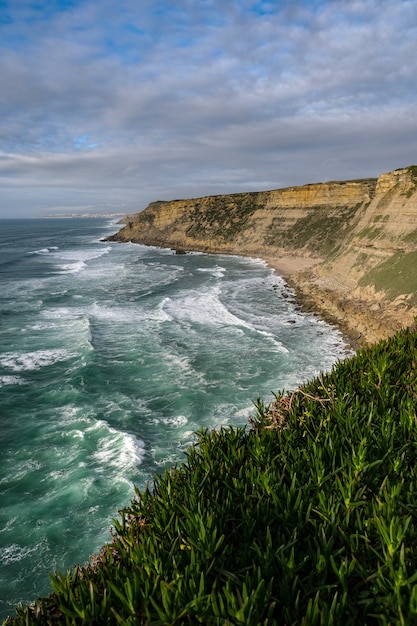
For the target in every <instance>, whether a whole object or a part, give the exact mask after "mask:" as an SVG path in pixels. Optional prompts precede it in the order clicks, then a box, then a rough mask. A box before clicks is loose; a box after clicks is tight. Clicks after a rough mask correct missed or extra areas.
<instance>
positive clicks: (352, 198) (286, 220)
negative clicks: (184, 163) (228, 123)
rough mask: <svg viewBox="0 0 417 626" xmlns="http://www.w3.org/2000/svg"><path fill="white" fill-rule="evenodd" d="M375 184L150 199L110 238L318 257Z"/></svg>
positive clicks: (358, 210) (370, 194)
mask: <svg viewBox="0 0 417 626" xmlns="http://www.w3.org/2000/svg"><path fill="white" fill-rule="evenodd" d="M376 184H377V181H376V180H374V179H370V180H361V181H349V182H344V183H339V182H336V183H322V184H317V185H305V186H303V187H290V188H287V189H278V190H274V191H263V192H255V193H239V194H231V195H224V196H207V197H204V198H195V199H192V200H173V201H171V202H153V203H151V204H150V205H149V206H148V207H147V208H146V209H145V210H144V211H142V212H141V213H138V214H137V215H135V216H134V217H133V218H132V219H130V220H129V222H128V223H127V224H126V226H125V227H124V228H123V229H122V230H121V231H120V232H119V233H117V235H115V236H114V238H113V239H114V240H117V241H133V242H136V243H144V244H148V245H157V246H165V247H171V248H181V249H184V250H201V251H207V252H225V253H237V251H239V253H240V254H249V255H251V254H256V255H262V254H264V255H268V256H275V255H277V254H297V255H303V256H315V257H321V256H322V255H323V254H327V253H328V252H330V251H332V250H334V248H335V247H337V246H339V245H340V243H341V241H342V239H343V234H344V233H348V232H349V231H350V230H351V229H352V228H353V226H354V224H355V223H356V222H357V221H358V219H359V216H360V215H361V212H363V211H364V210H365V208H366V206H367V205H368V204H369V202H370V200H371V198H372V197H373V196H374V194H375V189H376Z"/></svg>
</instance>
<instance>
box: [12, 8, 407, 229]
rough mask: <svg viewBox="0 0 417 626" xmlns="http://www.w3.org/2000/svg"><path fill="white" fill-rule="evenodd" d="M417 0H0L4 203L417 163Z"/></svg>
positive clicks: (265, 183)
mask: <svg viewBox="0 0 417 626" xmlns="http://www.w3.org/2000/svg"><path fill="white" fill-rule="evenodd" d="M416 53H417V3H416V2H415V0H311V1H308V0H283V1H281V2H279V1H267V0H172V1H169V2H168V1H165V0H118V1H117V2H115V1H114V0H34V1H32V0H10V1H9V0H0V85H1V86H0V217H10V216H14V217H16V216H21V217H27V216H31V215H43V214H49V213H68V212H88V211H103V212H107V211H120V212H125V211H126V212H131V211H139V210H141V209H142V208H144V207H145V206H146V205H147V204H148V203H149V202H151V201H153V200H158V199H172V198H184V197H195V196H200V195H207V194H218V193H234V192H238V191H257V190H262V189H274V188H278V187H285V186H289V185H301V184H305V183H310V182H319V181H326V180H341V179H349V178H360V177H368V176H378V175H379V174H381V173H382V172H385V171H390V170H392V169H396V168H399V167H403V166H406V165H410V164H415V163H417V115H416V111H417V89H416V87H415V81H416V76H417V54H416Z"/></svg>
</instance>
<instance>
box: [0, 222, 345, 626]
mask: <svg viewBox="0 0 417 626" xmlns="http://www.w3.org/2000/svg"><path fill="white" fill-rule="evenodd" d="M118 228H119V226H118V225H117V224H116V223H115V221H112V220H109V219H106V218H104V217H103V218H95V219H93V218H84V219H81V218H74V219H38V220H0V286H1V288H0V499H1V500H0V502H1V506H0V619H3V618H5V617H6V616H7V615H10V614H14V607H15V606H16V605H17V604H18V603H19V602H23V603H24V604H27V603H29V602H30V601H32V600H33V599H34V598H35V597H38V596H40V595H46V594H48V593H49V592H50V590H51V586H50V582H49V578H48V574H49V573H51V572H53V571H55V570H59V571H65V570H66V569H67V568H71V567H72V566H73V565H75V564H76V563H80V564H84V563H85V562H86V561H87V560H88V559H89V557H90V555H91V554H93V553H95V552H97V551H98V550H99V549H100V547H101V546H102V545H103V544H104V543H106V542H108V541H109V540H110V528H111V526H112V520H113V519H114V518H117V517H118V510H119V509H121V508H123V507H124V506H126V505H128V504H129V503H130V500H131V498H132V497H133V495H134V491H133V485H137V486H138V487H139V488H142V487H144V486H145V484H146V483H147V482H151V481H152V477H153V475H154V473H155V472H161V471H163V470H164V469H165V468H169V467H171V466H172V465H174V464H175V463H180V462H181V461H182V460H184V451H185V450H186V449H187V447H189V446H190V445H191V444H192V443H193V441H194V440H195V432H196V431H198V430H200V429H202V428H209V429H211V428H221V427H222V426H237V425H239V426H242V425H245V424H247V423H248V416H249V415H251V414H253V413H254V407H253V401H254V400H256V399H257V398H258V397H260V398H262V399H263V400H264V401H265V402H268V401H270V400H271V399H272V397H273V393H274V392H277V391H279V390H284V389H285V390H291V389H294V388H295V387H297V386H298V385H299V384H300V383H302V382H305V381H306V380H308V379H310V378H311V377H313V376H315V375H317V374H318V373H319V372H320V371H326V370H329V369H330V368H331V367H332V365H333V364H334V363H335V362H336V361H337V360H339V359H343V358H344V357H345V355H346V353H347V347H346V344H345V343H344V340H343V337H342V335H341V334H340V333H339V331H338V330H337V329H335V328H333V327H331V326H329V325H328V324H326V323H325V322H323V321H322V320H320V319H319V318H318V317H316V316H314V315H311V314H305V313H303V312H302V311H301V310H300V309H299V307H298V306H297V304H296V302H295V300H294V294H293V292H292V291H291V290H290V289H289V288H288V287H287V286H286V284H285V282H284V281H283V280H282V279H281V278H280V277H279V276H278V275H277V274H276V273H275V272H274V271H273V270H272V269H270V268H269V267H268V266H267V265H266V264H265V263H264V262H263V261H262V260H261V259H250V258H244V257H238V256H226V255H207V254H202V253H190V254H186V255H176V254H175V253H174V252H173V251H172V250H169V249H159V248H154V247H146V246H141V245H136V244H116V243H108V242H104V241H102V239H104V238H105V237H106V236H108V235H110V234H112V233H114V232H116V231H117V230H118Z"/></svg>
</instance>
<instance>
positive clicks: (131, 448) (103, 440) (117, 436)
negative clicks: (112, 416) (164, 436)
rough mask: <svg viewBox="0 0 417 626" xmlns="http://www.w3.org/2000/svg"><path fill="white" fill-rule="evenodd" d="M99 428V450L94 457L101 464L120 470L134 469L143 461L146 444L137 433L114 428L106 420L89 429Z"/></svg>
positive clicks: (98, 421)
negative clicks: (133, 433)
mask: <svg viewBox="0 0 417 626" xmlns="http://www.w3.org/2000/svg"><path fill="white" fill-rule="evenodd" d="M91 430H99V431H100V433H99V434H100V436H99V438H98V441H97V448H98V449H97V451H96V452H95V453H94V454H93V458H94V459H95V460H96V461H98V462H99V463H100V464H101V465H105V466H106V467H108V466H110V467H114V468H116V469H118V470H122V471H123V470H124V471H126V470H132V469H134V468H135V467H136V466H137V465H140V464H141V463H142V460H143V457H144V455H145V444H144V442H143V441H141V440H140V439H138V438H137V437H136V436H135V435H132V434H129V433H124V432H121V431H119V430H116V429H115V428H112V427H111V426H109V425H108V424H107V422H105V421H104V420H97V422H96V423H95V424H94V426H92V427H91V428H89V429H87V431H91Z"/></svg>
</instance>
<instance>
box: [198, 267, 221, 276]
mask: <svg viewBox="0 0 417 626" xmlns="http://www.w3.org/2000/svg"><path fill="white" fill-rule="evenodd" d="M197 272H203V273H207V274H211V275H212V276H214V277H215V278H222V277H223V276H224V275H225V273H226V268H225V267H221V266H220V265H216V266H215V267H198V268H197Z"/></svg>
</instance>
